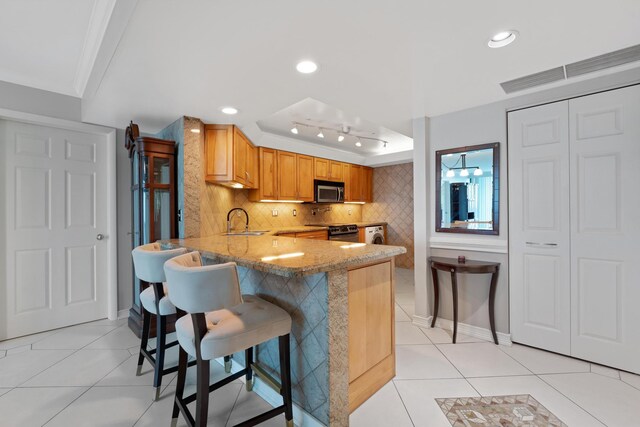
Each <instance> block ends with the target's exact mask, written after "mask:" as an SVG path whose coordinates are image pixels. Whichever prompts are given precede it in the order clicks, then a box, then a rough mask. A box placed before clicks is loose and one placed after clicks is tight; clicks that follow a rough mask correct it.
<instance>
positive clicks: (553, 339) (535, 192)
mask: <svg viewBox="0 0 640 427" xmlns="http://www.w3.org/2000/svg"><path fill="white" fill-rule="evenodd" d="M567 109H568V103H567V101H562V102H556V103H553V104H548V105H542V106H540V107H534V108H528V109H525V110H519V111H515V112H511V113H509V116H508V121H509V290H510V292H509V300H510V310H509V312H510V320H511V321H510V325H511V336H512V339H513V341H515V342H518V343H522V344H527V345H531V346H534V347H540V348H544V349H547V350H551V351H554V352H556V353H562V354H569V353H570V340H571V314H570V313H571V304H570V283H571V277H570V259H571V258H570V228H569V200H570V194H569V140H568V139H569V123H568V115H567ZM591 315H592V316H594V317H593V319H596V318H597V317H598V316H597V315H596V314H595V313H591Z"/></svg>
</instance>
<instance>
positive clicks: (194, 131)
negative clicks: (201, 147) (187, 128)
mask: <svg viewBox="0 0 640 427" xmlns="http://www.w3.org/2000/svg"><path fill="white" fill-rule="evenodd" d="M191 132H193V133H200V129H198V128H193V129H191Z"/></svg>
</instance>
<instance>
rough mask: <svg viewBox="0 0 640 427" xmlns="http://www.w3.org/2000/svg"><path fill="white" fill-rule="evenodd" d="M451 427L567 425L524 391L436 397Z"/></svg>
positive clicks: (551, 426)
mask: <svg viewBox="0 0 640 427" xmlns="http://www.w3.org/2000/svg"><path fill="white" fill-rule="evenodd" d="M436 402H437V403H438V406H440V409H442V412H444V414H445V416H446V417H447V418H448V419H449V422H450V423H451V425H452V426H453V427H476V426H477V427H567V425H566V424H565V423H563V422H562V421H560V420H559V419H558V417H556V416H555V415H553V414H552V413H551V412H550V411H549V410H548V409H547V408H545V407H544V406H542V405H541V404H540V403H538V401H537V400H535V399H534V398H533V397H531V396H530V395H528V394H519V395H513V396H485V397H463V398H448V399H436Z"/></svg>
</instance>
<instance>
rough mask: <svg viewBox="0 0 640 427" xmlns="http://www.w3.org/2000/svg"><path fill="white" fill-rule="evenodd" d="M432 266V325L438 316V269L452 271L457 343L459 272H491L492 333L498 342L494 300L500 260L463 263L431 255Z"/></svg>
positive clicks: (490, 318)
mask: <svg viewBox="0 0 640 427" xmlns="http://www.w3.org/2000/svg"><path fill="white" fill-rule="evenodd" d="M429 264H430V266H431V275H432V277H433V299H434V303H433V320H432V321H431V327H432V328H433V327H434V326H435V325H436V319H437V317H438V302H439V301H438V299H439V294H440V292H439V283H438V270H442V271H448V272H450V273H451V291H452V294H453V343H454V344H455V343H456V335H457V334H458V280H457V273H466V274H488V273H491V287H490V289H489V323H490V325H491V334H492V335H493V342H495V343H496V344H498V335H497V334H496V324H495V319H494V317H493V302H494V299H495V296H496V286H497V284H498V273H499V271H500V263H499V262H486V261H472V260H466V261H465V262H463V263H461V262H458V260H457V259H456V258H441V257H429Z"/></svg>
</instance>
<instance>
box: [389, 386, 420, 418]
mask: <svg viewBox="0 0 640 427" xmlns="http://www.w3.org/2000/svg"><path fill="white" fill-rule="evenodd" d="M391 383H392V384H393V388H394V389H395V391H396V393H398V397H399V398H400V402H402V407H403V408H404V411H405V412H406V413H407V415H408V416H409V421H411V425H413V427H416V423H414V422H413V418H412V417H411V413H410V412H409V409H407V405H406V404H405V403H404V399H403V398H402V394H400V390H398V386H396V382H395V380H393V379H392V380H391Z"/></svg>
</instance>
